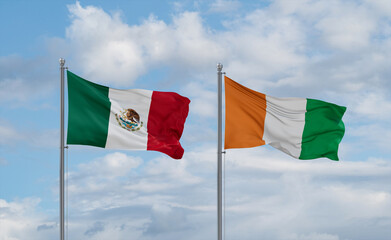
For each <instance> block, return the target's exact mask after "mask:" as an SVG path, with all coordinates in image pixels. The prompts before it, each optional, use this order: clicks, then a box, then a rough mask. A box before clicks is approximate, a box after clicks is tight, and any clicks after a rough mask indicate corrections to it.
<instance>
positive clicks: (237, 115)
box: [225, 77, 346, 160]
mask: <svg viewBox="0 0 391 240" xmlns="http://www.w3.org/2000/svg"><path fill="white" fill-rule="evenodd" d="M225 104H226V120H225V149H229V148H249V147H255V146H260V145H264V144H269V145H271V146H273V147H274V148H277V149H279V150H281V151H283V152H285V153H287V154H289V155H291V156H292V157H295V158H299V159H315V158H321V157H326V158H329V159H331V160H339V159H338V146H339V143H340V142H341V140H342V137H343V135H344V133H345V126H344V123H343V122H342V116H343V115H344V113H345V111H346V107H341V106H338V105H335V104H332V103H327V102H323V101H320V100H314V99H306V98H276V97H271V96H268V95H265V94H263V93H259V92H256V91H253V90H251V89H249V88H246V87H244V86H242V85H240V84H239V83H237V82H235V81H233V80H232V79H230V78H228V77H225Z"/></svg>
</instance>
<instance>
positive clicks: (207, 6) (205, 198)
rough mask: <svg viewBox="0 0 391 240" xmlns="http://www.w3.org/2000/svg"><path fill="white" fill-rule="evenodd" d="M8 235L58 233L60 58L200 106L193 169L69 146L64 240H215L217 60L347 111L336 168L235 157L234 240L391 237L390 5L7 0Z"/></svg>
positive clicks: (231, 191)
mask: <svg viewBox="0 0 391 240" xmlns="http://www.w3.org/2000/svg"><path fill="white" fill-rule="evenodd" d="M0 32H1V33H2V34H1V38H0V39H1V43H2V44H1V45H0V239H1V240H3V239H4V240H10V239H13V240H14V239H42V240H45V239H56V238H57V237H58V231H59V226H58V221H59V220H58V172H59V115H60V113H59V64H58V59H59V58H60V57H63V58H65V59H66V65H67V66H68V67H69V70H71V71H72V72H74V73H76V74H78V75H80V76H82V77H84V78H86V79H89V80H91V81H94V82H97V83H100V84H104V85H107V86H110V87H115V88H124V89H127V88H144V89H150V90H161V91H176V92H178V93H180V94H182V95H184V96H187V97H188V98H190V99H191V101H192V102H191V105H190V113H189V117H188V120H187V122H186V125H185V130H184V134H183V137H182V139H181V142H182V146H183V147H184V148H185V155H184V157H183V159H182V160H180V161H176V160H172V159H170V158H169V157H167V156H166V155H164V154H160V153H157V152H140V151H113V150H110V151H109V150H104V149H99V148H93V147H85V146H70V148H69V150H68V151H67V156H68V167H69V175H68V176H69V177H68V202H69V204H68V205H69V211H68V212H69V226H68V230H69V239H108V238H112V239H129V238H130V239H140V240H146V239H159V240H161V239H163V240H164V239H185V238H186V239H215V238H216V236H217V230H216V229H217V227H216V222H217V220H216V195H217V194H216V145H217V144H216V139H217V138H216V135H217V134H216V121H217V119H216V117H217V116H216V110H217V106H216V105H217V101H216V100H217V93H216V86H217V84H216V64H217V63H218V62H221V63H223V65H224V69H223V71H225V72H227V75H228V76H229V77H231V78H232V79H234V80H236V81H238V82H239V83H242V84H244V85H246V86H248V87H250V88H252V89H254V90H257V91H260V92H264V93H266V94H270V95H273V96H277V97H309V98H315V99H321V100H325V101H328V102H333V103H337V104H339V105H343V106H347V112H346V113H345V116H344V122H345V125H346V133H345V137H344V139H343V140H342V142H341V144H340V151H339V156H340V159H341V161H339V162H334V161H330V160H327V159H319V160H313V161H300V160H296V159H293V158H291V157H289V156H287V155H284V153H282V152H279V151H278V150H275V149H273V148H271V147H269V146H263V147H257V148H252V149H240V150H229V151H227V154H226V158H225V162H226V165H225V166H226V178H225V179H226V211H225V212H226V218H225V219H226V231H225V232H226V239H260V237H263V238H264V239H268V240H312V239H317V240H360V239H362V240H364V239H365V240H366V239H378V240H386V239H390V238H391V230H390V229H391V148H390V143H389V141H390V140H389V139H391V129H390V126H391V95H390V92H391V84H390V79H391V63H390V59H391V3H390V2H389V1H387V0H360V1H353V0H346V1H337V0H331V1H322V0H311V1H310V0H298V1H289V0H276V1H236V0H216V1H206V0H198V1H190V0H188V1H187V0H186V1H136V0H134V1H120V0H118V1H116V0H114V1H79V2H75V1H34V2H33V1H8V0H0Z"/></svg>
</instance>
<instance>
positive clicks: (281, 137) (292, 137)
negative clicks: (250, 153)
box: [263, 95, 307, 158]
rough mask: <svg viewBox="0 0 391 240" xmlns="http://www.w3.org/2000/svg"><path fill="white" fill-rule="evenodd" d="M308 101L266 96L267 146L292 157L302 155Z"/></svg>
mask: <svg viewBox="0 0 391 240" xmlns="http://www.w3.org/2000/svg"><path fill="white" fill-rule="evenodd" d="M306 105H307V99H305V98H276V97H271V96H267V95H266V117H265V129H264V133H263V139H264V140H265V142H266V144H269V145H271V146H273V147H274V148H277V149H279V150H281V151H283V152H285V153H287V154H289V155H291V156H292V157H295V158H298V157H299V156H300V153H301V140H302V135H303V130H304V124H305V112H306Z"/></svg>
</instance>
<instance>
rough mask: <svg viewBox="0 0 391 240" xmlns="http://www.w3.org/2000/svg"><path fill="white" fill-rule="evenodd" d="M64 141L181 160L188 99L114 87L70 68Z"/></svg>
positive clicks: (168, 93)
mask: <svg viewBox="0 0 391 240" xmlns="http://www.w3.org/2000/svg"><path fill="white" fill-rule="evenodd" d="M67 79H68V133H67V144H78V145H90V146H96V147H101V148H109V149H128V150H152V151H159V152H163V153H165V154H167V155H169V156H170V157H172V158H174V159H181V158H182V156H183V154H184V150H183V148H182V146H181V144H180V142H179V140H180V138H181V136H182V133H183V129H184V124H185V121H186V118H187V115H188V112H189V103H190V100H189V99H188V98H186V97H183V96H181V95H179V94H177V93H174V92H159V91H149V90H143V89H129V90H119V89H113V88H109V87H106V86H102V85H99V84H95V83H93V82H90V81H87V80H85V79H83V78H81V77H79V76H77V75H75V74H73V73H72V72H70V71H67Z"/></svg>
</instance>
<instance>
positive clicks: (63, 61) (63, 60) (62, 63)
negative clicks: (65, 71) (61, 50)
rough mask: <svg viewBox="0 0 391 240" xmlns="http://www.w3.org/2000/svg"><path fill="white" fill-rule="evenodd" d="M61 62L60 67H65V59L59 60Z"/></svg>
mask: <svg viewBox="0 0 391 240" xmlns="http://www.w3.org/2000/svg"><path fill="white" fill-rule="evenodd" d="M58 61H59V62H60V65H61V66H62V67H63V66H64V64H65V59H64V58H60V60H58Z"/></svg>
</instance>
